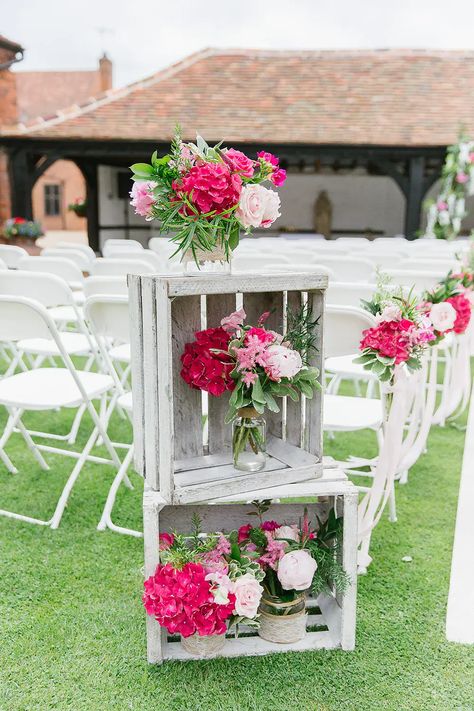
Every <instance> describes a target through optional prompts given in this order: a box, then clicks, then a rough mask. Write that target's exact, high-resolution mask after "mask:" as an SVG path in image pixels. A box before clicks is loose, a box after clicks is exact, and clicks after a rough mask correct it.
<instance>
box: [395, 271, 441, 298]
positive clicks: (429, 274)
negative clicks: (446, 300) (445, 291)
mask: <svg viewBox="0 0 474 711" xmlns="http://www.w3.org/2000/svg"><path fill="white" fill-rule="evenodd" d="M384 273H385V274H388V276H390V277H391V278H392V280H393V282H394V283H395V284H397V285H399V286H408V287H409V288H411V287H414V288H415V291H417V292H422V291H424V290H425V289H432V288H433V287H434V286H436V284H438V282H439V280H440V279H441V278H443V276H445V274H446V272H443V273H441V274H440V272H433V271H415V270H409V269H386V270H385V272H384Z"/></svg>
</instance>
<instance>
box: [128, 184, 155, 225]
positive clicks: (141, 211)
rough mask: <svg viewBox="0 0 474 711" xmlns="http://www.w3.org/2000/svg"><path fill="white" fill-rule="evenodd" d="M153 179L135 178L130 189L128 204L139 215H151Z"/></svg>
mask: <svg viewBox="0 0 474 711" xmlns="http://www.w3.org/2000/svg"><path fill="white" fill-rule="evenodd" d="M153 188H156V183H155V182H153V180H135V182H134V183H133V185H132V189H131V190H130V197H131V198H132V199H131V200H130V205H131V206H132V207H134V208H135V214H136V215H140V217H151V211H152V207H153V205H154V204H155V198H154V196H153Z"/></svg>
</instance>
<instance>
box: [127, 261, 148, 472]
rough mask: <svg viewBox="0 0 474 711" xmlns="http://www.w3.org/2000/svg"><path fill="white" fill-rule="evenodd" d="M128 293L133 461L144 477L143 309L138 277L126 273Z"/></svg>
mask: <svg viewBox="0 0 474 711" xmlns="http://www.w3.org/2000/svg"><path fill="white" fill-rule="evenodd" d="M128 293H129V301H130V343H131V367H132V370H131V373H132V382H133V404H134V407H133V413H132V415H133V432H134V436H133V445H134V453H133V461H134V465H135V470H136V471H137V472H138V474H140V475H141V476H142V477H145V445H144V441H143V434H144V432H145V410H144V402H143V389H144V384H143V371H144V368H143V311H142V289H141V282H140V278H139V277H138V276H136V275H134V274H129V275H128Z"/></svg>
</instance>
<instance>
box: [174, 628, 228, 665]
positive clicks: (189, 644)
mask: <svg viewBox="0 0 474 711" xmlns="http://www.w3.org/2000/svg"><path fill="white" fill-rule="evenodd" d="M224 644H225V634H213V635H204V636H200V635H198V634H196V633H195V634H192V635H191V636H190V637H181V646H182V647H183V649H185V650H186V652H188V653H189V654H192V655H193V657H200V658H201V659H205V658H206V657H213V656H215V655H216V654H217V653H218V652H220V651H221V649H222V647H223V646H224Z"/></svg>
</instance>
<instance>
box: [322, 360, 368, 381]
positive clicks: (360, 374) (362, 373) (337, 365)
mask: <svg viewBox="0 0 474 711" xmlns="http://www.w3.org/2000/svg"><path fill="white" fill-rule="evenodd" d="M354 358H357V356H356V355H353V356H352V355H345V356H333V357H332V358H326V361H325V363H324V368H325V370H326V371H328V372H330V373H334V374H336V375H340V376H341V377H343V378H361V379H363V380H377V377H376V376H375V375H374V374H373V373H372V372H371V371H370V370H365V369H364V366H363V365H361V364H360V363H354Z"/></svg>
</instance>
